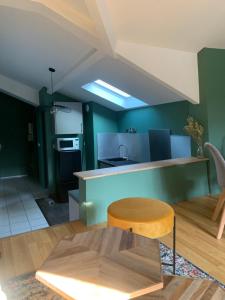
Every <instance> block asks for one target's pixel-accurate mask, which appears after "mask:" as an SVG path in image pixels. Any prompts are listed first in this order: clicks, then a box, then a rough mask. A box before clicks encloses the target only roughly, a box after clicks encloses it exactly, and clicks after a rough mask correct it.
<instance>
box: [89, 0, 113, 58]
mask: <svg viewBox="0 0 225 300" xmlns="http://www.w3.org/2000/svg"><path fill="white" fill-rule="evenodd" d="M85 4H86V6H87V8H88V11H89V14H90V16H91V18H92V19H93V21H94V23H95V26H96V30H97V32H98V35H99V37H100V41H101V44H102V48H103V49H104V50H105V51H106V52H107V53H108V54H110V55H112V56H115V52H114V50H115V47H116V36H115V33H114V31H113V26H112V22H111V16H110V13H109V8H108V6H107V1H105V0H85Z"/></svg>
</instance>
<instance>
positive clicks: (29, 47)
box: [0, 6, 91, 89]
mask: <svg viewBox="0 0 225 300" xmlns="http://www.w3.org/2000/svg"><path fill="white" fill-rule="evenodd" d="M0 41H1V48H0V73H1V74H3V75H5V76H8V77H10V78H13V79H16V80H18V81H20V82H22V83H25V84H27V85H30V86H31V87H35V88H38V89H40V88H41V87H43V86H49V74H48V67H49V66H52V67H54V68H55V69H56V73H55V75H54V76H55V77H54V79H55V81H58V80H59V79H60V78H61V77H63V76H64V75H65V74H66V73H67V72H68V70H70V69H71V68H72V67H73V66H74V65H76V64H77V62H79V60H80V59H82V57H83V56H85V55H86V54H87V53H88V52H89V51H90V49H91V48H90V47H89V46H88V45H86V44H85V43H84V42H82V41H80V40H78V39H77V38H76V37H75V36H74V35H73V34H72V33H70V32H68V31H65V30H64V29H63V28H61V27H60V26H58V25H57V24H55V23H54V22H52V21H50V20H48V19H47V18H44V17H42V16H41V15H39V14H36V13H31V12H25V11H22V10H17V9H11V8H7V7H2V6H1V7H0Z"/></svg>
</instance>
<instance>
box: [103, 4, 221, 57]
mask: <svg viewBox="0 0 225 300" xmlns="http://www.w3.org/2000/svg"><path fill="white" fill-rule="evenodd" d="M105 1H107V3H108V7H109V11H110V12H111V19H112V20H111V21H112V24H113V27H114V30H115V33H116V35H117V38H118V39H121V40H125V41H130V42H135V43H142V44H147V45H151V46H157V47H163V48H172V49H179V50H185V51H191V52H198V51H200V50H201V49H202V48H204V47H211V48H225V38H224V34H225V1H224V0H216V1H215V0H188V1H187V0H169V1H166V0H132V1H130V0H122V1H113V0H105Z"/></svg>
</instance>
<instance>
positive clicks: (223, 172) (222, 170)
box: [204, 143, 225, 187]
mask: <svg viewBox="0 0 225 300" xmlns="http://www.w3.org/2000/svg"><path fill="white" fill-rule="evenodd" d="M204 147H205V148H206V149H208V150H209V152H210V153H211V155H212V157H213V159H214V162H215V166H216V174H217V181H218V184H219V186H221V187H225V160H224V158H223V156H222V154H221V153H220V151H219V150H218V149H217V148H216V147H215V146H213V145H212V144H210V143H205V144H204Z"/></svg>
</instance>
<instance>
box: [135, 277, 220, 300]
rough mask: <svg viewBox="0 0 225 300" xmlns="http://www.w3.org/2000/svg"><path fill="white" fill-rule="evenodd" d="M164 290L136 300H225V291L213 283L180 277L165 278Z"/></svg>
mask: <svg viewBox="0 0 225 300" xmlns="http://www.w3.org/2000/svg"><path fill="white" fill-rule="evenodd" d="M163 280H164V287H163V289H162V290H160V291H157V292H153V293H150V294H146V295H144V296H141V297H138V298H135V299H134V300H224V299H225V290H224V289H222V288H221V287H219V285H218V284H217V283H215V282H213V281H210V280H205V279H196V278H195V279H193V278H185V277H178V276H164V277H163Z"/></svg>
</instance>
